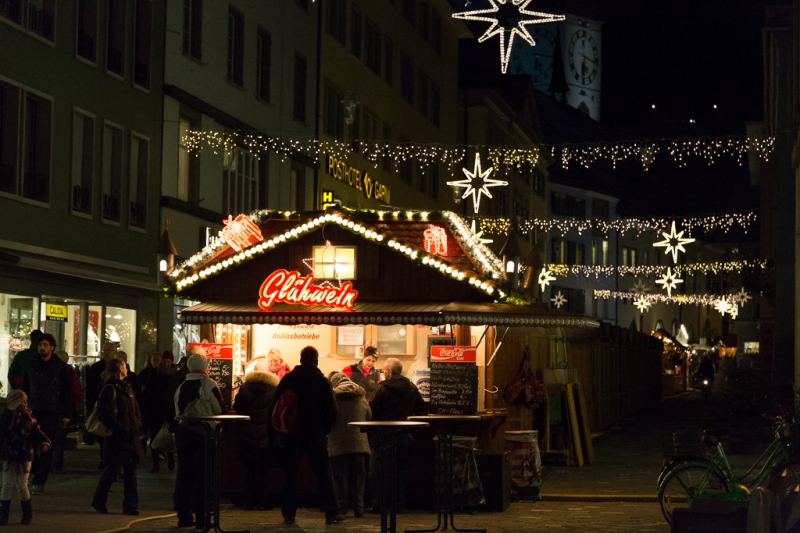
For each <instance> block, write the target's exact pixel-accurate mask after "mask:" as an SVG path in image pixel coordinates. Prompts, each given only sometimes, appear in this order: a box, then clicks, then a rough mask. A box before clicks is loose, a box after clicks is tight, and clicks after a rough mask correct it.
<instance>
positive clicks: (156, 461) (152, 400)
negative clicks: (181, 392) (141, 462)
mask: <svg viewBox="0 0 800 533" xmlns="http://www.w3.org/2000/svg"><path fill="white" fill-rule="evenodd" d="M156 355H158V357H157V358H156ZM172 357H173V356H172V352H171V351H169V350H167V351H165V352H164V353H163V354H154V355H153V356H152V357H151V363H155V362H156V361H158V364H157V366H156V367H155V368H147V369H145V370H143V371H142V372H141V374H139V377H140V378H142V377H143V376H144V375H145V372H146V371H147V370H151V371H152V372H151V373H150V374H149V378H148V381H147V385H145V386H144V391H143V392H142V418H143V422H144V427H145V429H146V430H147V433H148V435H149V436H150V439H151V442H152V439H154V438H155V437H156V435H157V434H158V432H159V431H160V430H161V426H163V425H164V422H166V421H167V420H169V413H170V412H171V411H172V409H174V408H173V407H170V406H171V405H172V403H173V401H172V395H171V394H170V387H169V382H170V379H171V378H172V376H173V375H174V374H175V368H174V367H173V366H172ZM150 452H151V454H152V456H153V468H152V469H151V470H150V473H152V474H155V473H157V472H159V471H160V470H161V466H160V462H161V453H160V452H159V451H158V450H153V449H152V448H151V449H150ZM167 468H169V470H170V472H171V471H172V469H173V468H175V453H174V452H167Z"/></svg>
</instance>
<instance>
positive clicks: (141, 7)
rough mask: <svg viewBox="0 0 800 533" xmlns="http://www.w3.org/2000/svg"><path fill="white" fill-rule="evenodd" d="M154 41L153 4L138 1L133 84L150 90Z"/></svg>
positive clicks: (141, 0) (146, 1)
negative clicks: (151, 57) (151, 56)
mask: <svg viewBox="0 0 800 533" xmlns="http://www.w3.org/2000/svg"><path fill="white" fill-rule="evenodd" d="M152 40H153V2H152V0H136V19H135V28H134V41H133V83H135V84H136V85H138V86H139V87H143V88H145V89H149V88H150V55H151V49H152Z"/></svg>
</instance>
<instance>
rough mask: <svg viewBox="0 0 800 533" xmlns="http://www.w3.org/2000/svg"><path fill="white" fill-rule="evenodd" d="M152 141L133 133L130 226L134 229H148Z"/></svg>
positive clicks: (129, 192)
mask: <svg viewBox="0 0 800 533" xmlns="http://www.w3.org/2000/svg"><path fill="white" fill-rule="evenodd" d="M149 147H150V141H149V140H148V139H147V137H144V136H141V135H137V134H135V133H131V171H130V187H129V189H128V195H129V196H128V197H129V199H130V204H131V210H130V218H129V219H128V224H130V225H131V226H133V227H134V228H145V227H147V210H146V206H147V176H148V170H149V169H148V164H149V161H150V154H149Z"/></svg>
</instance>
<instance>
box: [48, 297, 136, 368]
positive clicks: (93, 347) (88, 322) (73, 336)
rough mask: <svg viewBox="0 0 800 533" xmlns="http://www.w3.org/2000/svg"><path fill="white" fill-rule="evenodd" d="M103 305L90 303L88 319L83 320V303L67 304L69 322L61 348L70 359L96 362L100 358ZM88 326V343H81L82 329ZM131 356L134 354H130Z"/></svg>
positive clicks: (87, 308)
mask: <svg viewBox="0 0 800 533" xmlns="http://www.w3.org/2000/svg"><path fill="white" fill-rule="evenodd" d="M103 319H104V317H103V307H102V306H100V305H88V304H87V307H86V319H85V320H84V321H83V324H82V321H81V305H80V304H79V303H78V304H75V303H68V304H67V322H66V324H65V327H64V333H63V342H61V343H60V345H59V349H60V350H61V349H63V350H64V351H65V352H67V354H68V355H69V356H70V360H71V361H73V362H78V363H89V364H91V363H94V362H96V361H97V360H98V359H100V355H101V348H102V343H101V341H100V335H99V332H100V327H101V326H102V324H103ZM83 328H86V344H85V345H81V334H82V333H83V332H82V331H81V330H82V329H83ZM128 355H130V356H131V357H132V356H133V354H130V353H129V354H128Z"/></svg>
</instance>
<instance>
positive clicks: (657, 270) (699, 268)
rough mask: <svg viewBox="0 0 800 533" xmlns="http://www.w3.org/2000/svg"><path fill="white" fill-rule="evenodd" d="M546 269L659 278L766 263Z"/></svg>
mask: <svg viewBox="0 0 800 533" xmlns="http://www.w3.org/2000/svg"><path fill="white" fill-rule="evenodd" d="M546 266H547V268H548V269H549V270H550V271H551V272H552V273H554V274H556V275H557V276H561V277H565V276H568V275H572V276H575V277H591V276H594V277H595V278H599V277H600V276H604V277H607V278H608V277H612V276H615V275H619V276H648V277H649V276H653V275H655V276H661V275H663V274H664V272H665V271H666V269H667V268H668V267H669V268H672V271H673V272H675V274H677V275H679V276H682V275H693V274H707V273H709V272H711V273H712V274H718V273H720V272H737V273H739V272H742V270H745V269H761V270H764V269H766V268H767V261H766V260H765V259H744V260H742V261H717V262H713V263H691V264H687V265H640V266H622V265H620V266H617V265H608V266H602V265H565V264H549V265H546Z"/></svg>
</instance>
